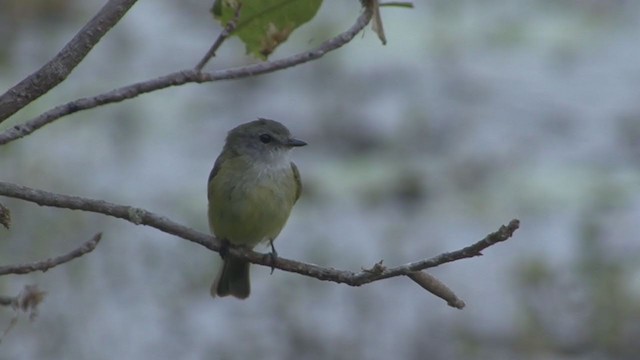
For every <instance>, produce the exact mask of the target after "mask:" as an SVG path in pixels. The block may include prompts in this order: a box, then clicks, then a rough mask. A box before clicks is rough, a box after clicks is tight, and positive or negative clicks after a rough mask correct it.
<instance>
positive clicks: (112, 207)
mask: <svg viewBox="0 0 640 360" xmlns="http://www.w3.org/2000/svg"><path fill="white" fill-rule="evenodd" d="M0 195H3V196H8V197H12V198H17V199H22V200H26V201H30V202H34V203H36V204H38V205H42V206H53V207H59V208H65V209H72V210H84V211H89V212H94V213H99V214H104V215H108V216H113V217H116V218H119V219H124V220H127V221H129V222H132V223H134V224H136V225H147V226H151V227H154V228H156V229H158V230H160V231H163V232H165V233H168V234H172V235H175V236H178V237H181V238H183V239H185V240H189V241H192V242H194V243H197V244H200V245H202V246H204V247H206V248H208V249H210V250H213V251H216V252H219V251H220V248H221V242H220V240H218V239H216V238H214V237H212V236H210V235H206V234H204V233H201V232H199V231H196V230H194V229H191V228H188V227H186V226H184V225H180V224H178V223H176V222H174V221H171V220H169V219H167V218H165V217H162V216H159V215H156V214H154V213H152V212H149V211H147V210H144V209H140V208H134V207H131V206H125V205H118V204H113V203H109V202H106V201H102V200H93V199H87V198H81V197H78V196H69V195H62V194H55V193H51V192H47V191H43V190H36V189H32V188H28V187H25V186H21V185H15V184H10V183H6V182H0ZM519 226H520V221H518V220H516V219H514V220H511V222H509V224H508V225H507V226H504V225H503V226H502V227H500V229H499V230H498V231H496V232H494V233H491V234H489V235H487V236H486V237H485V238H484V239H482V240H480V241H478V242H476V243H475V244H473V245H470V246H467V247H465V248H463V249H460V250H456V251H452V252H449V253H443V254H440V255H438V256H435V257H432V258H429V259H424V260H420V261H416V262H412V263H408V264H405V265H401V266H397V267H393V268H389V269H387V268H385V267H384V266H381V264H378V265H379V266H374V268H373V269H371V270H362V271H360V272H353V271H347V270H337V269H333V268H327V267H322V266H318V265H314V264H308V263H303V262H299V261H295V260H289V259H285V258H282V257H277V258H275V260H274V259H273V258H272V257H271V256H269V254H261V253H257V252H254V251H250V250H246V249H242V248H235V247H231V248H229V253H230V254H231V255H232V256H235V257H238V258H241V259H245V260H247V261H250V262H252V263H254V264H259V265H264V266H268V267H274V268H277V269H280V270H283V271H288V272H294V273H298V274H301V275H306V276H311V277H314V278H316V279H319V280H325V281H333V282H337V283H344V284H347V285H350V286H361V285H364V284H368V283H371V282H374V281H377V280H381V279H387V278H391V277H396V276H410V275H412V274H413V273H414V272H416V271H420V270H424V269H428V268H432V267H436V266H438V265H442V264H445V263H449V262H452V261H456V260H460V259H465V258H470V257H474V256H479V255H482V254H481V251H482V250H484V249H486V248H488V247H489V246H492V245H495V244H497V243H499V242H502V241H505V240H507V239H509V238H510V237H511V236H513V233H514V232H515V231H516V230H517V229H518V228H519Z"/></svg>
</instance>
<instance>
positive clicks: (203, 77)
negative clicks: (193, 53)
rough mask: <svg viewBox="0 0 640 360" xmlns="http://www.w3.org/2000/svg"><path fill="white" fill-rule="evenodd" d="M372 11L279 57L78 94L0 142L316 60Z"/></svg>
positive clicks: (366, 10) (11, 131)
mask: <svg viewBox="0 0 640 360" xmlns="http://www.w3.org/2000/svg"><path fill="white" fill-rule="evenodd" d="M371 16H372V11H371V9H370V8H364V11H363V13H362V14H361V15H360V16H359V17H358V19H357V20H356V22H355V23H354V24H353V25H352V26H351V28H349V29H348V30H347V31H345V32H343V33H342V34H340V35H338V36H336V37H334V38H332V39H330V40H327V41H325V42H324V43H322V44H321V45H320V46H318V47H317V48H316V49H314V50H310V51H306V52H303V53H300V54H297V55H293V56H290V57H287V58H284V59H281V60H275V61H265V62H261V63H257V64H252V65H247V66H242V67H238V68H232V69H225V70H219V71H214V72H210V73H205V72H200V71H197V70H195V69H188V70H183V71H178V72H175V73H172V74H168V75H165V76H161V77H159V78H155V79H151V80H147V81H143V82H139V83H135V84H132V85H128V86H124V87H121V88H118V89H115V90H111V91H109V92H106V93H103V94H100V95H96V96H93V97H88V98H81V99H77V100H74V101H71V102H69V103H66V104H64V105H60V106H57V107H55V108H53V109H51V110H49V111H47V112H45V113H43V114H40V115H39V116H37V117H35V118H33V119H31V120H28V121H27V122H25V123H23V124H21V125H16V126H13V127H11V128H8V129H7V130H5V131H3V132H2V133H0V145H3V144H6V143H8V142H11V141H13V140H16V139H19V138H22V137H24V136H26V135H29V134H31V133H32V132H34V131H36V130H38V129H39V128H41V127H43V126H44V125H47V124H49V123H51V122H53V121H55V120H57V119H59V118H61V117H63V116H65V115H69V114H73V113H76V112H78V111H81V110H87V109H91V108H95V107H97V106H101V105H105V104H110V103H116V102H120V101H123V100H126V99H131V98H134V97H136V96H138V95H141V94H145V93H149V92H152V91H155V90H159V89H164V88H167V87H170V86H179V85H184V84H187V83H204V82H212V81H220V80H232V79H240V78H246V77H251V76H257V75H262V74H267V73H271V72H274V71H278V70H282V69H286V68H289V67H292V66H296V65H300V64H304V63H306V62H309V61H312V60H316V59H319V58H321V57H322V56H324V55H325V54H327V53H328V52H331V51H333V50H336V49H338V48H340V47H341V46H343V45H345V44H346V43H348V42H349V41H351V39H353V38H354V36H356V34H358V33H359V32H360V31H361V30H362V29H363V28H364V27H365V26H367V24H368V23H369V21H370V20H371Z"/></svg>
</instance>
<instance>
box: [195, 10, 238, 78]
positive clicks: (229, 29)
mask: <svg viewBox="0 0 640 360" xmlns="http://www.w3.org/2000/svg"><path fill="white" fill-rule="evenodd" d="M240 8H242V6H241V3H238V5H237V6H236V10H235V13H234V15H233V19H231V20H230V21H229V22H228V23H227V25H225V26H224V29H222V31H221V32H220V35H218V38H217V39H216V41H214V43H213V45H211V48H210V49H209V51H207V53H206V54H205V55H204V57H203V58H202V60H200V62H199V63H198V65H196V67H195V68H194V69H195V70H196V71H202V68H203V67H204V66H205V65H206V64H207V63H208V62H209V60H211V58H212V57H214V56H216V51H218V48H220V46H221V45H222V43H223V42H224V41H225V40H226V39H227V38H228V37H229V36H231V34H232V33H233V31H234V30H235V29H236V26H237V25H238V19H239V18H240Z"/></svg>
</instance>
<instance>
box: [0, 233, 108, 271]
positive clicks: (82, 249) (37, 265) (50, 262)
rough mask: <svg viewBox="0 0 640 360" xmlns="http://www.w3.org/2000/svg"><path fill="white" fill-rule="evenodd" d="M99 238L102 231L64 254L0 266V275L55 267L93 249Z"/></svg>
mask: <svg viewBox="0 0 640 360" xmlns="http://www.w3.org/2000/svg"><path fill="white" fill-rule="evenodd" d="M101 238H102V233H97V234H95V235H94V236H93V237H92V238H91V240H89V241H87V242H85V243H84V244H82V245H81V246H79V247H77V248H75V249H73V250H72V251H70V252H69V253H67V254H64V255H61V256H58V257H55V258H51V259H47V260H43V261H37V262H34V263H30V264H20V265H6V266H0V275H7V274H28V273H30V272H34V271H42V272H45V271H47V270H49V269H51V268H53V267H56V266H58V265H60V264H64V263H66V262H69V261H71V260H73V259H75V258H77V257H80V256H82V255H84V254H86V253H89V252H91V251H93V249H95V248H96V246H97V245H98V243H99V242H100V239H101Z"/></svg>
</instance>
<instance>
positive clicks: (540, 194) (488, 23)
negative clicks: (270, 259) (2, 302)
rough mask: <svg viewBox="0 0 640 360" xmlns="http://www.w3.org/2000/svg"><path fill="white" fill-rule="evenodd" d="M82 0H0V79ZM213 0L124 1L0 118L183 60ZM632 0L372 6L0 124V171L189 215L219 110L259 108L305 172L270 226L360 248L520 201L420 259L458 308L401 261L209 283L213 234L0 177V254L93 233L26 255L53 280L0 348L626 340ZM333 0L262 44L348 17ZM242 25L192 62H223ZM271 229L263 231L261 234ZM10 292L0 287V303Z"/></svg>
mask: <svg viewBox="0 0 640 360" xmlns="http://www.w3.org/2000/svg"><path fill="white" fill-rule="evenodd" d="M101 5H102V2H100V1H56V2H51V1H22V0H20V1H19V0H9V1H3V2H0V31H1V34H0V35H1V36H2V39H3V47H2V50H1V51H0V66H1V67H0V74H1V76H0V85H1V86H0V87H1V88H2V89H7V88H9V87H10V86H11V85H13V84H14V83H16V82H17V81H19V80H21V79H22V78H23V77H25V76H27V75H28V74H30V73H31V72H33V71H34V70H35V69H37V68H38V67H39V66H41V65H42V64H43V63H44V62H46V61H47V60H48V59H50V58H51V56H53V54H55V53H56V51H57V50H58V49H60V48H61V47H62V46H63V45H64V44H65V42H66V41H67V40H68V39H69V38H70V37H71V36H73V34H75V32H76V31H77V29H79V28H80V27H81V26H82V25H83V24H84V22H86V20H87V19H88V18H89V17H90V16H92V15H93V13H95V11H97V9H98V8H99V6H101ZM210 5H211V4H210V3H206V2H200V1H194V0H189V1H186V2H173V1H141V2H139V3H138V4H136V5H135V6H134V8H133V9H132V11H131V12H130V13H129V14H127V15H126V17H125V18H124V19H123V21H122V22H121V23H120V24H119V25H118V26H117V27H116V28H115V29H113V30H112V31H111V32H110V33H109V34H107V36H105V38H104V39H103V41H102V42H101V43H100V44H98V46H96V48H95V49H94V51H93V52H92V53H91V54H90V55H89V56H88V57H87V58H86V60H85V61H84V62H83V63H82V64H81V65H80V66H79V67H78V68H77V69H76V70H75V71H74V72H73V73H72V75H71V76H70V77H69V79H68V80H67V81H66V82H65V83H64V84H62V85H61V86H59V87H58V88H56V89H54V90H52V91H51V92H50V93H49V94H47V95H46V96H45V97H43V98H42V99H40V100H38V101H36V102H34V103H33V104H31V105H30V106H29V107H28V108H26V109H24V110H23V111H21V112H20V113H18V114H17V115H16V116H14V118H13V119H11V120H10V121H8V122H5V123H3V124H2V125H0V129H2V128H6V127H7V126H10V125H12V124H15V123H19V122H21V121H25V120H27V119H29V118H31V117H33V116H36V115H38V114H40V113H41V112H43V111H46V110H48V109H50V108H51V107H53V106H56V105H59V104H61V103H63V102H66V101H70V100H73V99H76V98H79V97H83V96H91V95H94V94H98V93H101V92H104V91H108V90H111V89H113V88H115V87H118V86H122V85H126V84H129V83H131V82H134V81H142V80H145V79H149V78H152V77H155V76H160V75H163V74H165V73H168V72H172V71H175V70H179V69H183V68H189V67H192V66H194V65H195V63H196V62H197V61H198V60H199V59H200V57H201V56H202V54H204V52H205V51H206V49H207V48H208V46H210V43H211V42H212V41H213V38H214V37H215V36H216V34H217V31H219V27H218V26H217V25H214V24H213V23H212V21H211V19H210V17H209V14H208V13H207V11H208V7H209V6H210ZM639 5H640V4H639V3H637V2H632V1H603V0H587V1H585V0H582V1H578V0H571V1H570V0H564V1H527V0H517V1H511V2H505V1H495V0H492V1H482V2H472V1H461V0H457V1H453V0H433V1H430V2H425V3H423V2H420V3H417V4H416V9H414V10H410V11H408V10H402V9H391V8H387V9H384V10H383V13H382V15H383V19H384V21H385V30H386V35H387V39H388V41H389V43H388V45H387V46H385V47H383V46H381V45H380V44H379V41H378V40H377V39H376V37H375V35H374V34H373V33H372V32H371V30H370V29H368V30H367V31H366V33H365V35H364V37H360V36H358V37H357V38H356V39H354V41H353V42H352V43H350V44H348V45H347V46H345V47H344V48H343V49H340V50H338V51H337V52H335V53H332V54H329V55H327V56H326V57H325V58H323V59H321V60H320V61H316V62H313V63H311V64H306V65H302V66H299V67H296V68H293V69H288V70H286V71H283V72H279V73H276V74H272V75H267V76H262V77H258V78H252V79H247V80H242V81H230V82H222V83H213V84H203V85H187V86H182V87H178V88H170V89H165V90H162V91H159V92H155V93H153V94H147V95H144V96H141V97H138V98H136V99H133V100H129V101H127V102H124V103H121V104H115V105H109V106H105V107H102V108H98V109H94V110H89V111H85V112H81V113H78V114H75V115H72V116H69V117H67V118H64V119H61V120H59V121H57V122H56V123H54V124H53V125H49V126H47V127H45V128H43V129H41V130H40V131H38V132H37V133H35V134H33V135H31V136H29V137H27V138H24V139H21V140H19V141H16V142H14V143H11V144H9V145H7V146H3V147H0V179H1V180H2V181H12V182H16V183H21V184H24V185H27V186H33V187H38V188H43V189H46V190H50V191H55V192H61V193H68V194H76V195H80V196H87V197H92V198H100V199H105V200H108V201H112V202H117V203H123V204H129V205H135V206H139V207H143V208H146V209H148V210H151V211H154V212H157V213H160V214H162V215H165V216H168V217H170V218H172V219H174V220H176V221H179V222H182V223H184V224H187V225H189V226H192V227H194V228H197V229H200V230H203V231H205V230H206V229H207V225H206V218H205V212H206V210H205V209H206V197H205V182H206V178H207V175H208V173H209V170H210V167H211V166H212V164H213V160H214V159H215V156H216V155H217V153H218V152H219V150H220V147H221V145H222V142H223V140H224V135H225V132H226V131H227V130H228V129H229V128H231V127H233V126H234V125H236V124H238V123H241V122H244V121H248V120H251V119H253V118H255V117H258V116H262V117H270V118H274V119H278V120H280V121H282V122H283V123H285V124H287V125H288V126H289V128H291V129H292V131H293V132H294V133H295V134H296V135H297V136H298V137H300V138H302V139H304V140H306V141H307V142H309V143H310V146H308V147H306V148H303V149H299V150H298V151H296V153H295V154H294V158H295V160H296V162H297V164H298V166H299V168H300V170H301V172H302V176H303V182H304V185H305V192H304V195H303V197H302V199H301V200H300V202H299V203H298V205H297V206H296V208H295V210H294V213H293V215H292V218H291V219H290V221H289V224H288V225H287V227H286V229H285V230H284V232H283V233H282V234H281V236H280V238H279V239H278V241H277V243H276V246H277V247H278V251H279V254H280V255H281V256H284V257H290V258H295V259H299V260H302V261H308V262H313V263H318V264H322V265H326V266H332V267H336V268H344V269H352V270H359V269H360V267H362V266H365V267H366V266H371V265H372V264H373V263H375V262H377V261H379V260H380V259H384V261H385V264H388V265H393V264H399V263H403V262H408V261H413V260H417V259H419V258H422V257H428V256H432V255H436V254H438V253H440V252H443V251H449V250H455V249H458V248H460V247H463V246H466V245H468V244H470V243H472V242H474V241H476V240H478V239H480V238H481V237H483V236H484V235H485V234H487V233H488V232H491V231H494V230H495V229H497V228H498V227H499V225H501V224H503V223H506V222H507V221H508V220H510V219H511V218H513V217H517V218H519V219H520V220H521V221H522V228H521V229H520V230H519V231H518V232H517V233H516V236H515V238H514V239H512V240H510V241H508V242H507V243H505V244H501V245H498V246H495V247H492V248H490V249H488V250H487V251H486V252H485V256H483V257H481V258H476V259H472V260H466V261H462V262H457V263H454V264H449V265H447V266H443V267H442V268H439V269H437V270H434V271H433V272H432V273H433V274H434V275H436V276H438V277H439V278H441V279H442V280H443V281H445V283H447V284H448V285H449V286H451V287H452V288H453V289H454V290H455V291H456V292H457V294H458V295H459V296H460V297H461V298H463V299H464V300H465V301H466V303H467V304H468V307H467V308H466V309H465V310H463V311H457V310H453V309H450V308H448V307H447V306H446V305H445V304H444V303H443V302H442V301H441V300H440V299H436V298H433V297H431V296H430V295H428V294H427V293H425V292H424V291H422V290H421V289H420V288H418V287H417V286H416V285H414V284H413V283H411V282H410V281H409V280H406V279H393V280H388V281H383V282H379V283H376V284H372V285H367V286H365V287H361V288H349V287H346V286H344V285H336V284H333V283H325V282H320V281H317V280H313V279H308V278H304V277H301V276H298V275H294V274H286V273H282V272H275V273H274V275H272V276H269V275H268V273H269V270H268V269H264V268H260V267H254V269H253V284H252V285H253V293H252V295H251V297H250V298H249V299H248V300H247V301H244V302H240V301H234V300H227V299H224V300H219V299H218V300H215V301H214V300H211V299H210V298H209V297H208V287H209V283H210V281H211V280H212V277H213V274H214V261H213V259H214V258H215V255H214V254H212V253H210V252H208V251H206V250H205V249H203V248H200V247H198V246H195V245H192V244H190V243H188V242H185V241H181V240H180V239H176V238H174V237H171V236H168V235H164V234H162V233H160V232H158V231H156V230H153V229H147V228H142V227H136V226H133V225H131V224H127V223H124V222H122V221H119V220H115V219H110V218H107V217H104V216H101V215H96V214H85V213H81V212H72V211H68V210H60V209H52V208H42V207H38V206H37V205H33V204H29V203H25V202H22V201H17V200H13V199H6V198H1V199H0V201H1V202H2V203H3V204H4V205H5V206H7V207H9V208H10V209H11V211H12V219H13V224H12V225H13V226H12V229H11V230H10V231H7V230H4V229H1V228H0V264H13V263H20V262H25V261H33V260H38V259H42V258H46V257H50V256H54V255H58V254H61V253H63V252H66V251H68V250H70V249H71V248H73V247H74V246H77V245H79V244H80V243H82V242H83V241H85V240H87V239H89V238H90V237H91V236H93V234H95V233H96V232H98V231H103V232H104V237H103V240H102V243H101V244H100V245H99V246H98V248H97V249H96V251H95V252H94V253H92V254H90V255H88V256H86V257H84V258H81V259H79V260H75V261H74V262H72V263H69V264H67V265H64V266H62V267H59V268H56V269H53V270H50V271H49V272H47V273H44V274H40V273H37V274H32V275H28V276H5V277H3V278H2V279H1V280H0V294H3V295H15V294H16V293H17V292H19V291H20V289H21V288H22V287H23V286H24V285H25V284H27V283H34V284H38V285H39V286H40V287H41V288H42V289H44V290H45V291H47V292H48V295H47V298H46V299H45V301H44V303H42V304H41V306H40V315H39V317H38V318H37V319H36V320H35V321H34V322H29V321H28V320H25V319H21V321H19V322H18V324H17V325H16V327H15V328H14V329H12V331H11V333H9V334H8V335H7V336H6V337H5V339H3V343H2V344H1V345H0V359H61V358H64V359H89V358H90V359H114V358H117V359H147V358H148V359H178V358H179V359H200V358H215V359H248V358H262V359H327V358H332V359H352V358H365V359H392V358H398V359H424V358H429V359H452V358H457V359H473V358H478V359H485V358H491V359H513V358H518V359H603V358H611V359H625V358H628V359H632V358H634V356H635V355H636V354H638V353H639V352H640V348H639V347H640V345H639V344H638V342H637V341H636V339H638V338H639V337H640V326H638V324H640V322H639V321H638V320H640V305H639V304H640V301H639V300H640V271H639V270H640V261H639V260H638V259H640V256H639V255H640V243H639V242H638V241H637V240H638V235H637V234H638V233H639V231H638V230H640V229H639V227H638V225H637V224H638V221H637V220H638V219H639V218H640V191H639V190H640V172H639V165H640V107H639V106H638V99H639V98H640V86H638V83H639V82H640V48H639V47H638V46H637V34H638V33H640V11H639V10H640V6H639ZM358 11H359V8H358V3H357V2H356V1H352V2H340V3H338V2H326V3H325V4H324V5H323V8H322V9H321V11H320V13H319V14H318V16H317V17H316V19H314V20H313V22H312V23H310V24H309V25H307V26H305V27H303V28H301V29H300V31H299V32H297V33H295V34H294V35H293V36H292V37H291V39H290V41H289V42H288V43H287V44H285V45H284V46H283V47H282V48H281V49H279V50H278V51H276V53H275V54H274V57H275V58H278V57H283V56H286V55H288V54H292V53H295V52H297V51H300V50H302V49H307V48H309V47H311V46H315V45H317V44H319V43H320V42H321V41H322V40H324V39H326V38H327V37H329V36H331V35H333V34H336V33H337V32H339V31H341V30H342V29H344V28H346V27H347V26H349V25H350V24H351V22H352V21H353V19H355V17H356V16H357V14H358ZM243 51H244V50H243V46H242V44H240V43H239V42H238V41H237V40H232V41H229V42H228V43H226V44H225V45H224V46H223V48H222V49H221V50H220V52H219V54H218V57H216V58H214V59H213V62H212V64H210V65H209V66H208V67H207V69H221V68H224V67H228V66H240V65H243V64H246V63H249V62H252V61H255V60H252V59H250V58H247V57H244V56H243ZM261 250H265V249H261ZM12 316H13V314H12V313H11V311H10V310H8V309H0V326H2V324H6V323H8V322H9V320H10V319H11V317H12Z"/></svg>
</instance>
